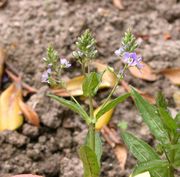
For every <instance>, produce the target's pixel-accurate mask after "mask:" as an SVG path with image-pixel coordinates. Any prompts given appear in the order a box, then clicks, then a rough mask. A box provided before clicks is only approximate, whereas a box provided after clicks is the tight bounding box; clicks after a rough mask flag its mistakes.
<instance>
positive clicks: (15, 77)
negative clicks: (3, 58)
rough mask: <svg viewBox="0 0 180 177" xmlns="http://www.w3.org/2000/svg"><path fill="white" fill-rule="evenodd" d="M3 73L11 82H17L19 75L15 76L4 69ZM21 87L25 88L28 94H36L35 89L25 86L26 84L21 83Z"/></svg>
mask: <svg viewBox="0 0 180 177" xmlns="http://www.w3.org/2000/svg"><path fill="white" fill-rule="evenodd" d="M5 72H6V73H7V75H8V76H9V77H10V78H11V79H12V80H13V81H15V82H17V80H18V78H19V75H18V74H17V75H18V76H17V75H15V74H14V73H12V72H11V71H10V70H9V69H7V68H6V69H5ZM22 87H23V88H25V89H26V90H27V91H28V92H29V93H37V91H38V90H37V89H36V88H33V87H31V86H30V85H28V84H26V83H24V82H23V81H22Z"/></svg>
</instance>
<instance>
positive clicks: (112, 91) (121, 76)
mask: <svg viewBox="0 0 180 177" xmlns="http://www.w3.org/2000/svg"><path fill="white" fill-rule="evenodd" d="M127 67H128V66H127V65H125V66H124V68H123V70H122V72H121V73H120V75H119V77H118V78H117V80H116V83H115V85H114V87H113V88H112V90H111V92H110V94H109V95H108V97H107V98H106V100H105V101H104V103H103V104H102V107H101V109H103V108H104V106H105V105H106V104H107V102H108V101H109V100H110V99H111V97H112V95H113V93H114V92H115V90H116V88H117V86H118V84H119V82H120V81H121V80H123V75H124V72H125V70H126V69H127Z"/></svg>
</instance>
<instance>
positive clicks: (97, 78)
mask: <svg viewBox="0 0 180 177" xmlns="http://www.w3.org/2000/svg"><path fill="white" fill-rule="evenodd" d="M100 82H101V74H98V73H95V72H91V73H89V74H88V75H87V76H86V77H85V80H84V81H83V85H82V88H83V95H84V96H94V95H95V94H96V93H97V90H98V87H99V84H100Z"/></svg>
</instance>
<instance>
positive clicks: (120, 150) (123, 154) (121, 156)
mask: <svg viewBox="0 0 180 177" xmlns="http://www.w3.org/2000/svg"><path fill="white" fill-rule="evenodd" d="M114 153H115V155H116V157H117V159H118V161H119V166H120V168H121V170H124V168H125V164H126V160H127V149H126V147H125V145H117V146H116V147H115V148H114Z"/></svg>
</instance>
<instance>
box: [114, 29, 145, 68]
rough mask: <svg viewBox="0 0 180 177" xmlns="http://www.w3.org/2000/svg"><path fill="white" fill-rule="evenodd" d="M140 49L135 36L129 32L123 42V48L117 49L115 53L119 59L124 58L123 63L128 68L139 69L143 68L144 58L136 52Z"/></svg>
mask: <svg viewBox="0 0 180 177" xmlns="http://www.w3.org/2000/svg"><path fill="white" fill-rule="evenodd" d="M137 47H138V44H137V43H136V39H135V37H134V35H133V34H132V33H131V31H130V30H129V31H128V32H126V33H125V35H124V38H123V40H122V47H120V48H119V49H117V50H116V51H115V52H114V53H115V55H116V56H118V57H122V62H123V63H125V64H126V65H127V66H128V67H131V66H136V67H137V68H138V69H141V68H142V66H143V65H142V64H141V61H142V57H140V56H137V54H136V52H134V50H135V49H136V48H137Z"/></svg>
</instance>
